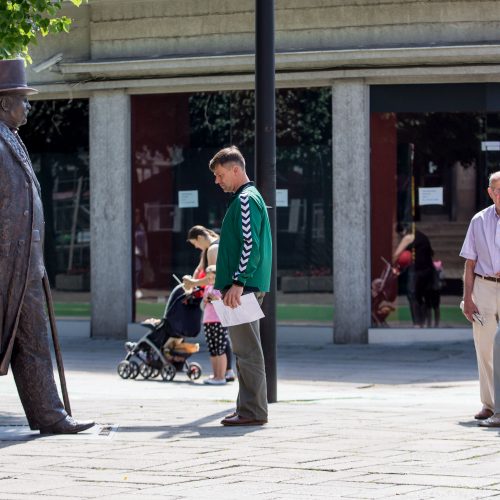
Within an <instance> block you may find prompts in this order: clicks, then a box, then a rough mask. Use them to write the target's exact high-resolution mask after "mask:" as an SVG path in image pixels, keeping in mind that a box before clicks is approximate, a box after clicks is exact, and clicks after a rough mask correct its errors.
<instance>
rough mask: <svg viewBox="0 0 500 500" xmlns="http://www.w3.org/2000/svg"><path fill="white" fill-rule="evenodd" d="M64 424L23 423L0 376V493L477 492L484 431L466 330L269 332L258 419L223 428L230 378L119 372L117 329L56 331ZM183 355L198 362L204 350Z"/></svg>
mask: <svg viewBox="0 0 500 500" xmlns="http://www.w3.org/2000/svg"><path fill="white" fill-rule="evenodd" d="M62 344H63V351H64V359H65V365H66V371H67V383H68V388H69V391H70V398H71V404H72V409H73V415H74V416H75V417H76V418H80V419H87V418H93V419H95V420H96V421H97V422H98V424H99V425H98V426H97V427H95V428H94V429H91V430H89V431H87V432H85V433H82V434H79V435H76V436H44V437H40V436H39V435H38V434H36V433H33V432H30V431H29V429H28V427H27V426H26V421H25V418H24V414H23V411H22V408H21V406H20V403H19V400H18V398H17V393H16V390H15V385H14V382H13V379H12V376H11V375H8V376H7V377H2V378H1V379H0V393H1V395H2V404H1V411H0V498H1V499H2V500H9V499H19V498H23V499H31V498H43V499H56V498H57V499H61V498H65V499H71V498H97V497H99V498H104V499H108V498H109V499H112V498H114V499H121V500H127V499H129V498H154V497H156V498H162V499H164V498H167V499H169V498H172V499H174V498H178V499H183V498H199V499H204V498H218V499H234V498H255V497H257V498H259V499H261V498H262V499H278V498H302V497H312V498H315V497H317V498H320V497H321V498H356V499H358V498H391V497H398V498H415V499H426V498H441V499H442V498H460V499H466V498H483V497H488V496H496V495H500V474H499V472H498V471H499V467H500V454H499V451H500V436H499V432H498V430H495V429H482V428H479V427H477V425H476V423H475V421H474V419H473V417H472V416H473V415H474V413H476V412H477V411H478V410H479V409H480V404H479V396H478V393H479V389H478V383H477V374H476V366H475V354H474V349H473V346H472V343H471V342H462V343H447V344H425V343H420V344H413V345H404V346H388V345H371V346H334V345H331V344H329V345H327V344H324V345H318V344H317V343H316V344H315V345H310V346H309V347H307V346H300V345H291V344H290V345H283V346H281V347H280V348H279V352H278V376H279V384H278V399H279V401H278V402H277V403H275V404H272V405H270V416H269V424H268V425H266V426H263V427H242V428H225V427H222V426H221V425H220V423H219V421H220V420H221V418H222V417H223V416H224V415H226V414H227V413H229V412H231V411H232V410H233V409H234V406H233V401H234V399H235V397H236V393H237V383H233V384H227V385H225V386H206V385H203V384H202V382H201V380H202V379H203V377H202V379H200V380H198V381H196V382H192V381H189V380H188V379H187V377H186V376H185V374H184V373H179V374H177V376H176V377H175V379H174V381H172V382H163V381H161V380H157V379H155V380H141V379H137V380H122V379H121V378H119V377H118V375H117V374H116V365H117V363H118V362H119V361H120V360H121V359H122V357H123V354H124V350H123V347H122V342H117V341H111V340H108V341H106V340H90V339H85V338H81V337H80V338H72V337H71V335H64V336H63V338H62ZM191 360H193V361H198V362H200V363H201V364H202V365H203V367H204V369H205V374H208V371H209V360H208V356H207V353H206V350H205V349H204V348H203V349H202V352H200V353H198V354H196V355H194V356H193V357H192V358H191Z"/></svg>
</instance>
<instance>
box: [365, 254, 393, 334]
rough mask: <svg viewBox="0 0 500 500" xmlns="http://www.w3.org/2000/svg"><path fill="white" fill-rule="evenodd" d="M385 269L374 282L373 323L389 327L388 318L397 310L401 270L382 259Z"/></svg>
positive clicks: (372, 290) (372, 288)
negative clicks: (397, 283) (396, 303)
mask: <svg viewBox="0 0 500 500" xmlns="http://www.w3.org/2000/svg"><path fill="white" fill-rule="evenodd" d="M381 259H382V260H383V261H384V263H385V267H384V269H383V271H382V273H381V275H380V278H376V279H374V280H373V281H372V286H371V292H372V321H373V324H374V325H376V326H388V325H387V322H386V318H387V316H389V314H391V312H393V311H394V310H395V307H394V302H395V300H396V297H397V287H396V282H397V279H398V276H399V268H398V267H397V266H396V267H392V266H391V263H390V262H389V261H387V260H386V259H384V258H383V257H381Z"/></svg>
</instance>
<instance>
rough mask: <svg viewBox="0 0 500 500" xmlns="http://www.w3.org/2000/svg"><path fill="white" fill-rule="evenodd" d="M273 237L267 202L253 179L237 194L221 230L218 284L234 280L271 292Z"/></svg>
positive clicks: (219, 287)
mask: <svg viewBox="0 0 500 500" xmlns="http://www.w3.org/2000/svg"><path fill="white" fill-rule="evenodd" d="M271 265H272V239H271V227H270V225H269V217H268V215H267V208H266V204H265V203H264V200H263V198H262V196H261V195H260V193H259V191H257V189H256V188H255V186H254V185H253V182H249V183H247V184H244V185H243V186H241V187H240V188H239V189H238V191H236V193H235V194H234V195H233V198H232V200H231V202H230V204H229V207H228V209H227V212H226V215H225V216H224V220H223V221H222V228H221V233H220V243H219V249H218V254H217V272H216V277H215V286H214V288H216V289H218V290H224V289H225V288H228V287H230V286H231V285H232V284H233V283H238V284H241V285H243V286H245V287H246V288H250V289H255V290H259V291H261V292H268V291H269V285H270V283H271Z"/></svg>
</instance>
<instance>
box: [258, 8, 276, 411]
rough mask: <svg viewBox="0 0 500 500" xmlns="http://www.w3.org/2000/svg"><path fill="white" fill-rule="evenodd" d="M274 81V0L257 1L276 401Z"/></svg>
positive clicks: (269, 331) (270, 352)
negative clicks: (269, 239) (270, 242)
mask: <svg viewBox="0 0 500 500" xmlns="http://www.w3.org/2000/svg"><path fill="white" fill-rule="evenodd" d="M275 107H276V103H275V82H274V0H255V176H256V181H257V187H258V189H259V191H260V192H261V194H262V196H263V197H264V200H265V201H266V204H267V205H268V206H269V207H270V208H269V220H270V223H271V232H272V236H273V268H272V274H271V289H270V292H269V293H268V294H267V295H266V297H265V299H264V305H263V310H264V314H265V315H266V316H265V318H263V319H262V320H261V322H260V325H261V339H262V349H263V351H264V360H265V365H266V378H267V400H268V402H269V403H275V402H276V401H277V400H278V395H277V376H276V130H275V128H276V118H275Z"/></svg>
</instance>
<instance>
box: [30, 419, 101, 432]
mask: <svg viewBox="0 0 500 500" xmlns="http://www.w3.org/2000/svg"><path fill="white" fill-rule="evenodd" d="M94 425H95V422H91V421H90V420H87V421H86V422H78V421H76V420H74V419H73V418H72V417H70V416H69V415H68V416H67V417H66V418H63V419H62V420H59V422H56V423H55V424H52V425H49V426H47V427H42V428H41V429H40V434H77V433H78V432H82V431H86V430H87V429H90V428H91V427H93V426H94Z"/></svg>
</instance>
